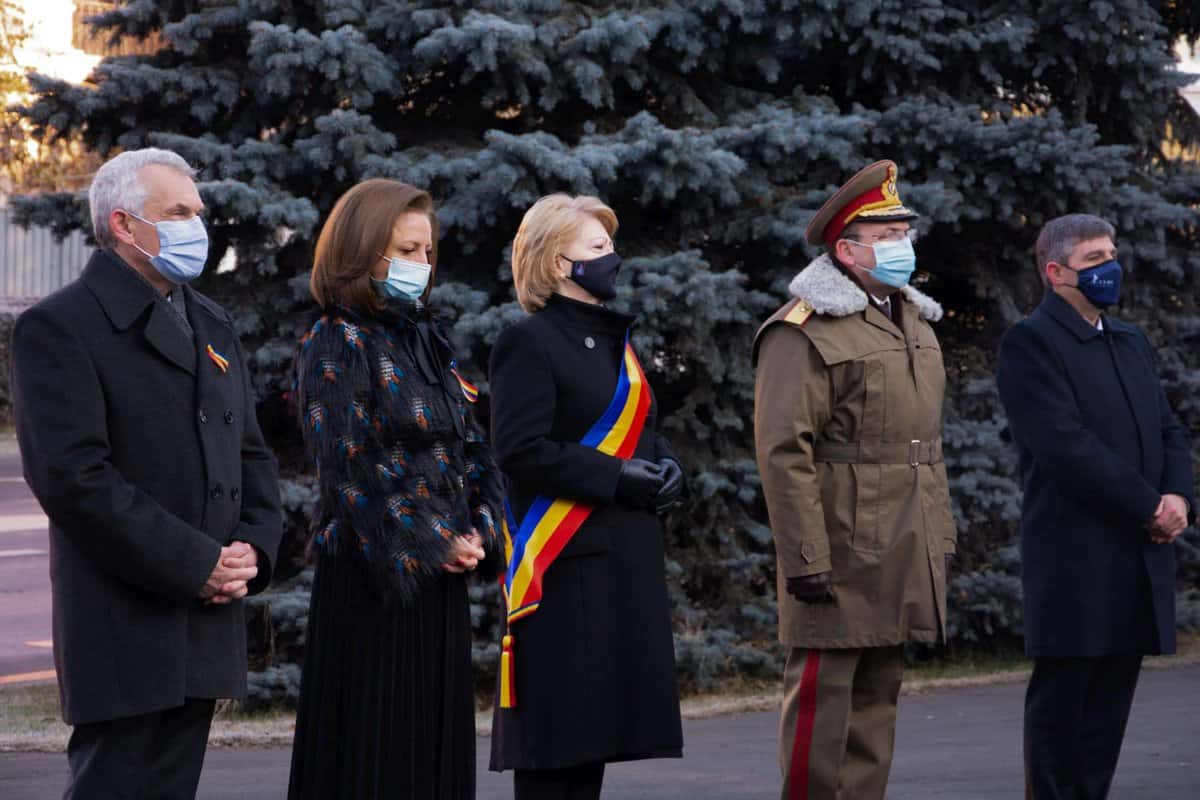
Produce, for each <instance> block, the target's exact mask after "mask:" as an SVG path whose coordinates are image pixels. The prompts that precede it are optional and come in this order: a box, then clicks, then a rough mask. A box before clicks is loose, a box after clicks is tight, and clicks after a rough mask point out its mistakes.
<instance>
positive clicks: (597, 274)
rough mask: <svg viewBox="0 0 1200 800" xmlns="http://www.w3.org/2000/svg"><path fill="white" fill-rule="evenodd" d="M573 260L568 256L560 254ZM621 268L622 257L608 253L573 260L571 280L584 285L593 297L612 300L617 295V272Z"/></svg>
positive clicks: (566, 259) (563, 257)
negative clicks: (596, 256)
mask: <svg viewBox="0 0 1200 800" xmlns="http://www.w3.org/2000/svg"><path fill="white" fill-rule="evenodd" d="M559 258H561V259H563V260H564V261H571V259H569V258H567V257H566V256H559ZM620 269H621V257H620V256H619V255H617V254H616V253H608V254H606V255H602V256H600V257H599V258H593V259H590V260H588V261H571V274H570V276H569V277H570V278H571V280H573V281H575V282H576V283H577V284H579V285H580V286H582V287H583V288H584V289H586V290H587V291H588V293H589V294H591V295H592V296H593V297H596V298H599V299H600V300H612V299H613V298H614V297H616V296H617V273H618V272H619V271H620Z"/></svg>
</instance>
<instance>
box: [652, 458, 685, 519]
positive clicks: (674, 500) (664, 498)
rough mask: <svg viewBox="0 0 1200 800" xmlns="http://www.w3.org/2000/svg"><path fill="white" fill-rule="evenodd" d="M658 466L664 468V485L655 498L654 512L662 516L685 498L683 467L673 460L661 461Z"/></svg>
mask: <svg viewBox="0 0 1200 800" xmlns="http://www.w3.org/2000/svg"><path fill="white" fill-rule="evenodd" d="M658 466H659V467H661V468H662V476H663V485H662V488H661V489H659V490H658V495H657V496H655V498H654V510H655V511H656V512H658V513H659V514H662V513H665V512H666V511H668V510H669V509H670V508H671V507H672V506H674V505H676V504H678V503H679V498H680V497H682V496H683V467H681V466H679V462H678V461H676V460H675V459H673V458H663V459H660V460H659V462H658Z"/></svg>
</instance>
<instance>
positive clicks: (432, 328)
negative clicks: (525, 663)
mask: <svg viewBox="0 0 1200 800" xmlns="http://www.w3.org/2000/svg"><path fill="white" fill-rule="evenodd" d="M436 226H437V219H436V217H435V216H434V211H433V202H432V201H431V200H430V198H429V195H428V194H426V193H425V192H423V191H421V190H420V189H417V188H415V187H412V186H409V185H407V184H403V183H399V182H397V181H392V180H383V179H376V180H369V181H366V182H364V183H361V184H359V185H358V186H355V187H354V188H352V189H350V190H349V191H348V192H346V194H344V195H343V196H342V197H341V199H340V200H338V202H337V204H336V205H335V206H334V209H333V211H332V213H331V214H330V217H329V219H328V220H327V221H326V223H325V226H324V228H323V229H322V231H321V235H320V238H319V239H318V241H317V248H316V254H315V258H314V264H313V272H312V280H311V290H312V294H313V297H315V298H316V301H317V303H318V304H319V305H320V306H321V313H320V316H319V318H318V319H317V320H316V322H315V323H313V325H312V327H311V328H310V329H309V331H308V333H307V334H306V335H305V336H304V338H303V339H302V341H301V345H300V350H299V353H298V354H297V356H296V382H295V387H294V397H295V400H296V406H297V411H298V413H299V415H300V418H301V427H302V430H303V433H304V440H305V443H306V444H307V446H308V450H309V453H310V454H311V456H312V458H313V460H314V461H315V462H316V464H317V470H318V475H319V485H320V505H319V512H318V520H317V533H316V536H315V538H314V550H315V551H316V574H315V577H314V580H313V587H312V600H311V608H310V611H309V618H308V632H307V643H306V653H305V661H304V670H303V677H302V680H301V687H300V701H299V710H298V714H297V718H296V738H295V745H294V748H293V754H292V772H291V785H290V789H289V793H288V796H289V798H292V799H293V800H295V799H296V798H322V800H325V799H326V798H336V797H344V798H354V799H355V800H374V799H375V798H378V799H379V800H383V798H388V800H395V798H401V797H403V798H408V799H409V800H470V798H473V797H474V796H475V717H474V711H475V710H474V698H473V676H472V670H471V618H470V604H469V602H468V598H467V582H466V579H467V574H468V573H469V572H471V571H473V570H475V569H476V568H477V567H487V566H489V565H490V566H492V567H493V571H494V570H495V569H496V568H498V567H499V564H500V555H501V547H500V541H499V520H500V518H501V514H502V513H503V512H502V509H503V502H502V498H501V494H500V485H499V474H498V472H497V470H496V468H495V466H494V463H493V459H492V456H491V454H490V451H489V448H488V447H487V445H486V443H485V441H484V437H483V435H482V432H481V430H480V428H479V426H478V425H477V424H476V423H475V421H474V419H473V415H472V413H471V404H472V403H473V402H474V401H475V398H476V395H477V391H476V390H475V387H474V386H472V385H471V384H470V383H468V382H467V381H466V379H465V378H464V377H463V375H462V373H461V372H460V371H459V369H458V367H457V364H456V363H455V360H454V356H453V353H452V352H451V348H450V345H449V343H448V342H447V340H446V338H445V337H444V336H443V335H442V331H441V329H440V327H439V325H438V323H437V320H436V318H435V317H434V316H433V315H432V314H431V312H430V309H429V307H428V306H427V305H426V301H427V300H428V298H429V292H430V288H431V286H432V284H433V277H434V274H435V271H436V265H437V227H436Z"/></svg>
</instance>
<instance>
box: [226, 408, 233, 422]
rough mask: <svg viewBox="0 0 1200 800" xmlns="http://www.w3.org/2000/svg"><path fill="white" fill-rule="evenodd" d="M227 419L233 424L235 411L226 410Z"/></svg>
mask: <svg viewBox="0 0 1200 800" xmlns="http://www.w3.org/2000/svg"><path fill="white" fill-rule="evenodd" d="M225 421H226V422H228V423H229V424H230V425H232V424H233V412H232V411H226V412H225Z"/></svg>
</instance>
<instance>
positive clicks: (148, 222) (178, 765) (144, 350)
mask: <svg viewBox="0 0 1200 800" xmlns="http://www.w3.org/2000/svg"><path fill="white" fill-rule="evenodd" d="M192 175H193V171H192V169H191V167H189V166H188V164H187V162H186V161H184V160H183V159H182V158H180V157H179V156H178V155H176V154H175V153H171V152H167V151H165V150H156V149H145V150H136V151H131V152H127V153H122V154H121V155H119V156H117V157H116V158H114V159H112V160H111V161H109V162H107V163H106V164H105V165H104V166H102V167H101V168H100V169H99V170H98V171H97V173H96V177H95V179H94V181H93V182H92V186H91V191H90V193H89V201H90V205H91V214H92V226H93V228H94V230H95V234H96V240H97V242H98V243H99V245H100V249H99V250H98V251H97V252H96V253H95V255H93V256H92V258H91V260H90V261H89V262H88V265H87V267H86V269H85V270H84V272H83V275H82V276H81V277H80V278H79V280H77V281H75V282H74V283H72V284H70V285H69V286H66V287H64V288H63V289H61V290H60V291H58V292H56V293H55V294H53V295H51V296H50V297H47V298H46V299H44V300H43V301H41V302H40V303H38V304H37V305H35V306H33V307H32V308H30V309H29V310H28V311H26V312H25V313H24V314H22V315H21V317H20V319H18V321H17V325H16V328H15V330H14V333H13V405H14V413H15V416H16V425H17V437H18V440H19V442H20V445H21V456H22V461H23V464H24V469H25V479H26V481H27V482H28V483H29V485H30V487H31V488H32V489H33V492H34V494H35V495H36V496H37V498H38V501H39V502H40V503H41V505H42V508H43V509H44V510H45V512H46V515H47V516H48V517H49V518H50V579H51V585H52V597H53V620H54V622H53V630H54V661H55V667H56V670H57V672H58V683H59V692H60V697H61V700H62V711H63V718H64V719H65V720H66V722H67V723H68V724H70V725H73V726H74V730H73V731H72V734H71V739H70V744H69V745H68V751H67V756H68V760H69V762H70V766H71V780H70V784H69V786H68V787H67V790H66V794H65V797H67V798H88V800H91V799H92V798H116V797H150V796H153V797H156V798H191V797H194V796H195V793H196V786H197V783H198V782H199V779H200V770H201V767H202V765H203V761H204V751H205V746H206V744H207V740H208V730H209V725H210V723H211V720H212V714H213V708H214V704H215V702H216V700H217V699H218V698H223V697H241V696H242V695H243V694H244V693H245V688H246V624H245V613H244V611H243V609H242V607H241V606H242V604H241V602H240V600H241V598H243V597H245V596H246V595H247V594H249V593H253V592H255V591H259V590H261V589H262V588H264V587H265V586H266V584H267V582H268V580H269V576H270V573H271V563H272V560H273V559H274V558H275V555H276V551H277V549H278V545H279V538H280V528H281V516H280V509H279V489H278V483H277V478H276V468H275V461H274V458H273V457H272V455H271V453H270V451H269V450H268V449H267V447H266V445H265V443H264V442H263V438H262V434H261V432H260V431H259V427H258V422H257V419H256V417H255V410H254V394H253V390H252V388H251V384H250V380H249V376H248V374H247V372H246V362H245V359H244V357H243V355H242V351H241V347H240V345H239V343H238V340H237V335H236V334H235V333H234V330H233V326H232V323H231V321H230V319H229V316H228V314H226V313H225V311H224V310H223V309H222V308H221V307H220V306H218V305H217V304H216V303H214V302H213V301H212V300H210V299H208V298H207V297H204V296H203V295H201V294H199V293H198V292H196V291H195V290H193V289H191V288H190V287H189V286H188V282H189V281H191V280H193V279H194V278H196V277H198V276H199V275H200V273H201V272H202V271H203V269H204V265H205V262H206V261H207V259H208V235H207V233H206V231H205V227H204V222H203V221H202V219H201V217H200V214H201V212H202V211H203V208H204V206H203V203H202V201H201V199H200V194H199V192H198V191H197V189H196V185H195V183H194V182H193V181H192Z"/></svg>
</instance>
